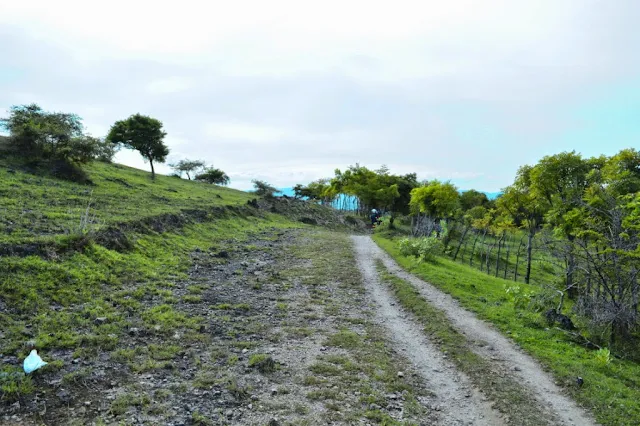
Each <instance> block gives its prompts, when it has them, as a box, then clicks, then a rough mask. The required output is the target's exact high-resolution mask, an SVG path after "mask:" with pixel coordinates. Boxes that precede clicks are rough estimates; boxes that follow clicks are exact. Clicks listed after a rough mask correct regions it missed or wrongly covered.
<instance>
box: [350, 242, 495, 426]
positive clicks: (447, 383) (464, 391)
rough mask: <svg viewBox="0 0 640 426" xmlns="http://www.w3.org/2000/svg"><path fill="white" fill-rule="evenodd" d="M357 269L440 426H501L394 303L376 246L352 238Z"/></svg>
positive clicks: (479, 396)
mask: <svg viewBox="0 0 640 426" xmlns="http://www.w3.org/2000/svg"><path fill="white" fill-rule="evenodd" d="M353 241H354V245H355V251H356V259H357V263H358V268H359V269H360V271H361V274H362V278H363V281H364V285H365V288H366V289H367V290H368V292H369V294H370V295H371V297H372V299H373V300H374V301H375V302H376V303H377V304H378V306H379V309H378V310H377V313H378V318H377V320H378V321H379V322H380V323H381V324H382V325H383V326H384V327H386V328H387V329H388V330H389V331H390V335H391V336H392V339H393V341H394V343H395V345H396V347H397V348H398V349H400V351H401V352H403V353H404V354H405V356H406V357H407V358H408V359H409V360H410V361H411V362H412V364H413V365H414V366H415V368H416V369H417V371H418V372H419V373H420V375H421V376H422V377H423V379H424V380H425V382H426V383H427V384H428V386H429V387H430V388H431V390H432V391H433V392H434V393H435V395H436V397H435V404H434V405H435V407H434V408H435V409H436V410H437V411H439V412H440V413H441V416H440V419H439V421H438V424H440V425H447V426H449V425H479V426H483V425H487V426H499V425H503V424H504V422H503V421H502V419H501V418H500V415H499V414H498V413H497V412H496V411H495V410H493V409H492V408H491V405H490V403H489V402H488V401H485V400H483V398H482V396H481V394H480V392H479V391H478V390H477V389H475V388H474V387H473V385H472V384H471V381H470V380H469V379H468V378H467V377H466V375H464V374H462V373H461V372H459V371H458V370H457V369H456V368H455V367H454V366H453V365H452V364H451V363H450V362H448V361H447V360H446V359H444V358H443V356H442V353H441V352H440V351H439V350H438V348H437V347H436V346H435V345H434V344H433V343H431V342H430V341H429V340H428V339H427V337H426V336H425V335H424V333H423V332H422V327H420V326H419V325H418V324H417V323H416V322H414V321H413V320H411V319H409V318H408V317H407V315H406V314H404V312H403V310H402V309H401V308H399V307H397V306H396V305H395V303H394V300H395V299H394V297H393V296H392V295H391V294H390V292H389V291H388V290H387V289H386V288H385V287H384V286H383V285H382V284H381V282H380V279H379V277H378V272H377V270H376V266H375V263H374V256H375V255H377V253H376V251H375V248H377V246H375V244H373V242H372V241H371V239H370V238H369V237H361V236H358V237H353Z"/></svg>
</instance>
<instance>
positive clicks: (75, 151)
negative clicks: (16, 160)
mask: <svg viewBox="0 0 640 426" xmlns="http://www.w3.org/2000/svg"><path fill="white" fill-rule="evenodd" d="M0 125H1V126H2V127H3V128H5V129H6V130H7V131H8V132H9V146H10V147H12V148H13V149H14V150H15V151H16V152H18V153H19V154H20V155H23V156H25V157H29V158H32V159H44V160H63V161H69V162H72V163H87V162H89V161H91V160H93V159H95V157H96V155H97V153H98V145H99V144H98V143H97V140H96V139H94V138H91V137H88V136H85V135H84V134H83V129H84V128H83V125H82V119H81V118H80V117H78V116H77V115H76V114H67V113H61V112H47V111H44V110H43V109H42V108H41V107H40V106H38V105H36V104H30V105H20V106H13V107H11V110H10V114H9V117H8V118H3V119H1V120H0Z"/></svg>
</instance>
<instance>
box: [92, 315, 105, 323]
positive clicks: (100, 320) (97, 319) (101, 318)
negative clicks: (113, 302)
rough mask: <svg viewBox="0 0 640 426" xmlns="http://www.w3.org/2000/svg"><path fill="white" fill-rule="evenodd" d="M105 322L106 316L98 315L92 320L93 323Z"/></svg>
mask: <svg viewBox="0 0 640 426" xmlns="http://www.w3.org/2000/svg"><path fill="white" fill-rule="evenodd" d="M106 322H107V317H98V318H96V319H95V320H93V323H94V324H95V325H101V324H105V323H106Z"/></svg>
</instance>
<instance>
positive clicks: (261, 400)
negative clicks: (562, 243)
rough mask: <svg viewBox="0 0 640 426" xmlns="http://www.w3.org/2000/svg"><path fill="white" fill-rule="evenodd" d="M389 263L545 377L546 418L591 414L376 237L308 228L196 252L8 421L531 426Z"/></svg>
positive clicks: (498, 355)
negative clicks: (419, 308) (445, 343)
mask: <svg viewBox="0 0 640 426" xmlns="http://www.w3.org/2000/svg"><path fill="white" fill-rule="evenodd" d="M376 259H380V260H382V261H383V262H384V263H385V264H386V267H387V268H389V271H391V273H393V274H396V275H401V276H402V278H404V279H407V280H412V283H413V284H415V285H416V288H417V290H416V291H417V294H420V293H422V294H423V296H424V297H425V298H426V299H428V300H431V301H432V302H433V303H435V304H437V305H438V307H439V308H444V309H446V310H447V314H448V315H449V316H450V317H451V321H452V324H453V325H455V326H459V327H465V332H466V333H467V334H470V335H477V336H478V339H480V340H482V341H485V340H487V341H490V342H491V346H492V347H494V349H493V352H492V353H491V357H492V359H496V360H499V359H508V360H510V359H514V360H513V361H505V362H507V363H509V364H508V366H507V368H504V369H502V370H501V371H502V372H507V371H508V373H506V374H510V375H515V376H517V377H522V376H523V375H530V376H531V377H533V378H535V380H530V382H531V381H532V382H534V383H542V384H543V385H544V387H543V388H540V389H538V388H536V387H535V386H529V385H527V386H528V388H527V389H528V392H530V393H531V394H532V395H534V396H535V397H536V398H537V400H538V401H542V403H543V404H544V403H545V402H547V403H548V405H549V408H548V409H545V410H544V411H545V413H542V412H541V413H542V414H541V417H540V418H541V419H542V420H541V422H542V423H544V424H567V425H568V424H591V423H590V422H591V420H590V419H589V417H588V416H587V415H585V414H584V413H582V412H581V410H580V409H579V408H578V407H576V406H575V405H574V404H573V403H571V401H570V400H568V399H562V398H564V397H562V395H561V393H560V391H557V390H556V389H555V388H553V383H548V382H545V380H547V381H548V379H547V377H546V375H545V373H544V372H543V371H542V370H541V369H539V367H537V369H536V366H535V363H533V364H527V363H526V362H525V363H523V362H521V361H522V359H523V358H522V354H521V353H520V352H518V351H516V352H513V351H515V349H513V348H512V347H510V346H505V343H504V342H503V341H502V340H500V339H499V336H494V335H493V334H491V333H495V332H494V331H491V330H489V329H488V327H487V326H486V325H485V324H484V323H482V322H478V321H477V320H475V321H476V322H473V321H474V320H473V318H471V319H470V317H469V315H470V314H468V313H467V312H466V311H464V310H462V309H461V308H460V307H457V306H455V303H453V302H452V301H447V300H444V299H442V297H443V296H442V295H441V294H439V293H435V291H436V290H435V289H433V288H431V287H428V284H426V283H423V282H419V281H416V280H415V279H414V278H412V277H411V276H409V275H408V274H406V273H404V272H403V271H401V270H400V269H399V268H398V267H397V266H396V265H395V264H394V263H393V261H392V260H390V259H389V258H388V257H386V255H385V254H384V253H382V252H381V251H380V249H379V248H377V246H375V244H374V243H373V242H372V241H371V240H370V238H369V237H367V236H361V237H355V238H353V239H352V238H350V237H349V236H348V235H347V234H344V233H338V232H329V231H320V230H317V229H316V230H313V229H310V228H305V229H284V228H276V229H273V230H269V231H264V232H261V233H259V234H255V235H253V236H252V237H251V238H250V239H249V240H248V241H237V240H228V241H226V242H225V243H224V244H216V246H215V248H214V247H211V248H210V249H206V250H204V249H202V250H201V249H198V250H196V251H195V252H193V253H192V254H191V268H190V271H189V273H188V277H187V278H184V279H180V280H175V281H172V282H169V283H167V285H166V287H165V288H162V289H158V290H157V291H156V293H157V294H156V296H154V298H155V299H152V300H150V301H149V303H151V305H150V306H151V308H150V309H147V310H145V311H144V312H145V314H143V315H142V317H140V318H137V317H135V316H132V318H130V319H129V322H128V323H127V324H128V325H127V327H128V329H127V336H128V337H127V339H126V345H125V346H124V347H119V348H118V349H112V350H104V351H103V350H100V349H99V348H98V350H97V351H96V353H94V354H93V356H90V357H89V356H88V357H83V356H78V357H77V358H74V359H72V360H69V362H70V363H71V365H72V366H73V368H72V370H73V371H72V373H67V374H64V375H62V374H55V370H54V371H53V372H51V371H50V370H48V371H45V372H43V373H42V374H36V375H35V377H34V379H35V384H36V386H39V385H41V386H43V387H45V385H46V387H47V388H48V389H53V391H50V392H41V393H38V392H36V394H35V397H33V398H28V399H23V400H21V401H17V402H15V403H14V404H12V405H9V406H7V405H4V406H2V412H0V420H2V423H3V424H69V425H84V424H94V425H104V424H118V425H120V424H123V425H140V424H148V425H160V424H162V425H270V426H275V425H316V424H317V425H326V424H336V425H337V424H362V425H366V424H371V425H373V424H385V425H395V424H412V425H432V424H437V425H447V426H449V425H500V424H536V423H535V422H534V423H518V418H514V417H513V416H511V417H510V416H509V415H507V414H506V413H505V412H500V411H499V410H496V408H495V405H494V402H495V401H491V400H490V398H488V397H487V395H489V396H491V393H490V392H485V391H486V389H483V387H482V385H479V384H478V382H477V381H474V380H473V377H472V378H470V377H468V376H467V375H466V374H465V373H464V372H462V371H459V369H457V368H456V366H455V365H454V364H452V363H451V362H450V360H448V359H447V355H446V353H443V352H441V348H439V347H438V346H437V345H436V344H434V342H432V341H430V339H429V337H428V336H427V335H426V334H425V333H424V332H423V330H422V327H421V325H420V322H419V321H418V320H417V319H416V318H415V317H413V316H412V315H411V314H409V313H407V312H406V311H405V310H404V309H403V308H402V307H401V305H400V304H399V303H398V302H397V300H396V299H395V298H394V296H393V293H392V292H391V291H390V290H389V288H388V287H387V286H386V285H385V282H384V280H381V279H380V271H379V270H378V269H376V263H375V261H376ZM130 291H131V292H134V291H135V289H134V288H132V289H131V290H130ZM119 303H123V302H122V300H120V301H119ZM166 306H171V309H169V308H166ZM95 321H109V319H108V318H105V319H101V318H97V319H96V320H95ZM461 321H466V322H464V323H462V322H461ZM487 333H489V334H487ZM505 341H506V339H505ZM483 347H486V344H484V345H483ZM482 350H485V349H482ZM482 350H479V352H482ZM49 355H50V356H52V357H54V358H55V355H56V354H55V353H53V354H49ZM481 355H482V354H481ZM515 355H518V357H517V358H514V356H515ZM61 356H62V353H61ZM483 356H484V355H483ZM3 361H4V362H10V363H17V362H19V360H17V359H15V360H6V359H5V360H3ZM527 362H528V361H527ZM512 364H513V365H512ZM516 367H517V368H516ZM500 374H502V373H500ZM545 391H546V392H551V393H549V394H548V395H547V397H546V399H545V397H544V396H541V393H544V392H545ZM556 391H557V393H553V392H556ZM549 395H550V396H549ZM534 399H535V398H534ZM552 399H553V400H554V401H555V402H554V401H551V400H552ZM550 401H551V402H550ZM557 401H560V403H562V404H564V405H563V406H562V407H560V406H558V402H557ZM503 411H504V410H503ZM542 423H541V424H542Z"/></svg>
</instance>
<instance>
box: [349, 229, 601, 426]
mask: <svg viewBox="0 0 640 426" xmlns="http://www.w3.org/2000/svg"><path fill="white" fill-rule="evenodd" d="M356 241H357V245H358V246H361V249H360V250H363V251H366V252H367V253H369V256H370V257H371V259H372V260H371V262H372V263H373V262H374V260H373V259H380V260H381V261H382V262H383V264H384V266H385V267H386V268H387V270H388V271H389V273H391V274H393V275H395V276H397V277H398V278H401V279H403V280H405V281H408V282H409V283H411V284H412V285H413V286H414V287H415V288H416V289H417V290H418V292H419V293H420V295H421V296H423V297H424V298H425V299H426V300H427V301H428V302H429V303H431V304H433V305H434V306H436V307H438V309H440V310H442V311H443V312H444V313H445V315H446V316H447V318H448V319H449V321H450V322H451V324H452V326H453V327H454V328H456V329H457V330H458V331H459V332H461V333H463V334H465V335H471V336H473V337H474V339H476V340H480V341H482V342H483V343H484V344H482V345H471V350H472V351H473V352H475V353H476V354H478V355H479V356H481V357H483V358H485V359H486V360H488V361H491V362H493V363H497V364H499V365H500V366H501V367H503V369H504V370H505V371H508V374H510V375H511V376H512V377H514V378H515V379H516V380H518V381H519V382H520V383H521V384H522V385H523V386H524V387H525V388H526V389H527V390H528V391H529V392H531V395H532V396H533V397H534V398H535V399H536V400H537V401H538V402H539V403H540V404H541V405H542V406H543V407H545V408H547V409H549V411H551V412H552V414H553V415H554V417H555V418H556V420H557V424H559V425H565V426H591V425H596V424H597V423H596V422H595V421H594V420H593V419H592V417H591V415H590V414H589V413H587V412H586V411H585V410H584V409H582V408H581V407H580V406H579V405H578V404H577V403H576V402H575V401H573V400H572V399H571V398H569V397H567V396H566V395H565V394H564V392H563V391H562V389H561V388H560V387H559V386H557V385H556V384H555V382H554V380H553V378H552V377H551V376H550V375H549V374H548V373H547V372H545V371H544V370H543V369H542V367H541V366H540V365H539V364H538V363H537V362H536V361H535V360H534V359H533V358H532V357H531V356H529V355H528V354H526V353H524V352H523V351H522V350H521V349H520V348H519V347H518V346H516V345H515V344H514V343H513V342H511V341H510V340H509V339H507V338H506V337H504V336H503V335H502V334H501V333H500V332H499V331H497V330H495V329H494V328H493V327H492V326H490V325H489V324H487V323H485V322H484V321H482V320H480V319H478V318H477V317H476V316H475V315H474V314H473V313H471V312H469V311H467V310H466V309H464V308H463V307H461V306H460V305H459V304H458V302H457V301H456V300H455V299H453V297H451V296H450V295H448V294H446V293H444V292H442V291H440V290H438V289H437V288H435V287H434V286H432V285H431V284H429V283H427V282H425V281H423V280H421V279H419V278H417V277H416V276H414V275H412V274H410V273H408V272H406V271H405V270H404V269H402V268H401V267H400V266H399V265H398V264H397V263H396V262H395V261H394V260H393V259H392V258H391V257H390V256H389V255H388V254H387V253H386V252H384V251H383V250H382V249H381V248H380V247H378V246H377V244H375V242H373V240H372V239H371V238H370V237H368V236H364V237H357V240H356ZM374 272H375V270H374Z"/></svg>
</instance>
